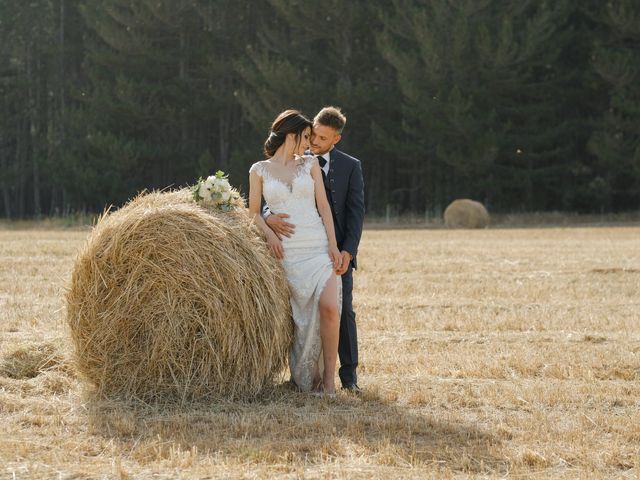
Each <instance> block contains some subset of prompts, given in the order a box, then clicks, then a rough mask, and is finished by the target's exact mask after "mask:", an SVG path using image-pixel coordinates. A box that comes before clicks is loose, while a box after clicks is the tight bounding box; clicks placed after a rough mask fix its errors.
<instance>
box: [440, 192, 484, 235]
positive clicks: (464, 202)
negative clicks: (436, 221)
mask: <svg viewBox="0 0 640 480" xmlns="http://www.w3.org/2000/svg"><path fill="white" fill-rule="evenodd" d="M444 224H445V226H446V227H447V228H487V227H488V226H489V212H487V209H486V208H484V205H482V204H481V203H480V202H476V201H475V200H469V199H466V198H462V199H459V200H454V201H453V202H451V203H450V204H449V206H448V207H447V208H446V209H445V211H444Z"/></svg>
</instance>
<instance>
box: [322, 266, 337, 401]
mask: <svg viewBox="0 0 640 480" xmlns="http://www.w3.org/2000/svg"><path fill="white" fill-rule="evenodd" d="M319 309H320V339H321V340H322V358H323V360H324V378H323V385H324V391H325V392H327V393H335V391H336V384H335V374H336V362H337V358H338V338H339V336H340V317H339V316H338V286H337V283H336V276H335V275H331V278H330V279H329V280H328V281H327V284H326V285H325V287H324V290H323V291H322V294H321V295H320V305H319Z"/></svg>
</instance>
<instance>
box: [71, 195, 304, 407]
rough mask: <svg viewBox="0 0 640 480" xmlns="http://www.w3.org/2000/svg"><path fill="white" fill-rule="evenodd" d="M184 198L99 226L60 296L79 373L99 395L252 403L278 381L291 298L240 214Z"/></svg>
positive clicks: (120, 214)
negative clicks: (63, 296) (63, 295)
mask: <svg viewBox="0 0 640 480" xmlns="http://www.w3.org/2000/svg"><path fill="white" fill-rule="evenodd" d="M190 195H191V194H190V193H189V192H188V191H187V190H182V191H178V192H166V193H158V192H156V193H151V194H146V195H141V196H139V197H137V198H136V199H134V200H133V201H131V202H130V203H129V204H127V205H126V206H125V207H123V208H122V209H120V210H117V211H116V212H114V213H111V214H107V215H105V216H103V217H102V218H101V219H100V221H99V222H98V224H97V225H96V226H95V228H94V229H93V231H92V232H91V234H90V235H89V238H88V240H87V243H86V245H85V246H84V248H83V249H82V251H81V252H80V254H79V256H78V258H77V260H76V264H75V267H74V269H73V273H72V277H71V285H70V287H69V290H68V292H67V295H66V301H67V321H68V324H69V327H70V331H71V337H72V340H73V343H74V346H75V365H76V367H77V370H78V372H79V373H80V375H81V376H82V377H84V378H85V379H86V380H87V381H88V382H89V383H90V384H92V385H93V386H94V387H95V388H96V389H97V392H98V393H99V394H102V395H106V396H117V397H120V398H138V399H143V400H145V401H148V400H154V399H157V400H158V399H159V400H171V399H177V400H198V399H203V398H211V397H226V398H237V397H247V396H253V395H255V394H257V393H258V392H260V391H261V390H262V389H263V387H265V386H266V385H268V384H270V383H271V382H272V381H273V380H274V378H275V377H276V376H278V375H280V374H281V373H282V372H283V369H284V367H285V365H286V357H287V354H288V350H289V345H290V343H291V336H292V322H291V316H290V310H289V292H288V286H287V283H286V279H285V277H284V274H283V271H282V269H281V267H280V265H279V263H278V261H277V260H276V259H275V258H274V257H273V256H272V255H271V254H270V253H269V252H268V250H267V248H266V244H265V242H264V241H263V240H262V238H261V237H260V236H259V234H258V231H257V228H256V227H255V226H253V225H252V224H251V221H250V219H249V216H248V215H247V212H246V210H245V211H239V212H232V213H222V212H215V211H208V210H206V209H205V208H203V207H201V206H199V205H197V204H196V203H194V202H193V201H191V200H190Z"/></svg>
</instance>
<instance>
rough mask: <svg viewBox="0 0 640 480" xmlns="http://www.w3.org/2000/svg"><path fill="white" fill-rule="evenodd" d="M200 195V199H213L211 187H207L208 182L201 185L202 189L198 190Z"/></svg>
mask: <svg viewBox="0 0 640 480" xmlns="http://www.w3.org/2000/svg"><path fill="white" fill-rule="evenodd" d="M198 195H200V198H210V197H211V187H210V186H209V185H207V182H202V183H201V184H200V188H199V189H198Z"/></svg>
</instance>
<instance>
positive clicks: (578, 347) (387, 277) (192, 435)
mask: <svg viewBox="0 0 640 480" xmlns="http://www.w3.org/2000/svg"><path fill="white" fill-rule="evenodd" d="M87 233H88V231H87V230H55V229H46V230H45V229H37V228H36V229H28V230H15V229H11V230H8V229H4V230H0V330H1V332H2V333H1V336H0V338H1V340H0V425H2V430H1V434H0V478H56V479H57V478H63V479H72V478H73V479H83V478H160V479H170V478H216V477H221V478H271V477H273V476H282V477H283V478H386V479H392V478H394V479H395V478H425V477H433V478H453V477H456V478H461V477H467V476H468V477H505V476H510V477H513V478H602V477H610V478H640V228H639V227H620V226H616V227H611V228H607V227H597V228H587V227H584V228H582V227H581V228H527V229H491V230H483V231H445V230H366V231H365V234H364V237H363V240H362V244H361V252H360V256H359V264H360V267H361V268H360V270H359V271H358V272H357V274H356V276H355V283H356V288H355V304H356V312H357V314H358V325H359V336H360V338H359V343H360V348H361V368H360V384H361V386H362V387H363V388H364V389H365V391H366V393H365V395H364V396H362V397H361V398H356V397H351V396H346V395H339V396H338V398H337V399H336V400H333V401H330V400H325V399H316V398H311V397H309V396H305V395H303V394H299V393H295V392H292V391H290V390H288V389H286V388H284V387H278V388H276V389H275V390H274V391H273V392H270V393H269V394H268V395H265V396H264V397H261V398H259V399H258V400H256V401H253V402H246V403H240V402H236V403H231V402H222V403H217V404H210V405H194V406H190V407H182V408H178V407H176V408H165V409H162V410H161V409H157V408H153V407H146V408H144V407H141V406H134V405H124V404H118V403H108V402H97V401H95V400H90V399H89V398H87V397H85V396H83V393H82V388H81V385H80V383H79V381H78V379H76V377H75V376H74V374H73V369H72V368H71V366H70V364H69V362H68V360H67V358H68V352H69V348H70V347H69V344H68V342H67V340H66V336H65V335H66V331H65V310H64V304H63V300H62V298H63V297H62V291H63V288H64V286H65V284H66V283H67V281H68V279H69V274H70V271H71V269H72V266H73V259H74V254H75V252H76V251H77V249H78V248H79V247H80V246H81V244H82V242H83V240H84V238H85V237H86V235H87Z"/></svg>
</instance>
